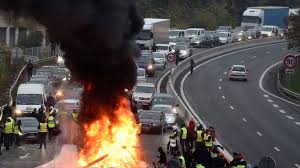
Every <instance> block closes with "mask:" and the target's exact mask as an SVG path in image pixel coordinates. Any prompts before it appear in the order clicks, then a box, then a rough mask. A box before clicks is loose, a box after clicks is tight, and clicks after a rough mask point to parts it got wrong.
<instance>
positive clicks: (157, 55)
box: [153, 53, 165, 58]
mask: <svg viewBox="0 0 300 168" xmlns="http://www.w3.org/2000/svg"><path fill="white" fill-rule="evenodd" d="M153 57H154V58H165V54H164V53H153Z"/></svg>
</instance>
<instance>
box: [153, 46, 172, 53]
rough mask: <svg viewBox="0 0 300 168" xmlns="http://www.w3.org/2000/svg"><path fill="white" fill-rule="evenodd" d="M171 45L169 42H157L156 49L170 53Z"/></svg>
mask: <svg viewBox="0 0 300 168" xmlns="http://www.w3.org/2000/svg"><path fill="white" fill-rule="evenodd" d="M171 50H172V49H171V46H170V45H169V44H156V51H157V52H161V53H164V54H166V55H167V54H169V53H170V52H171Z"/></svg>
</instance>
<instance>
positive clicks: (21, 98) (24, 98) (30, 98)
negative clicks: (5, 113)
mask: <svg viewBox="0 0 300 168" xmlns="http://www.w3.org/2000/svg"><path fill="white" fill-rule="evenodd" d="M17 104H18V105H42V104H43V96H42V94H18V95H17Z"/></svg>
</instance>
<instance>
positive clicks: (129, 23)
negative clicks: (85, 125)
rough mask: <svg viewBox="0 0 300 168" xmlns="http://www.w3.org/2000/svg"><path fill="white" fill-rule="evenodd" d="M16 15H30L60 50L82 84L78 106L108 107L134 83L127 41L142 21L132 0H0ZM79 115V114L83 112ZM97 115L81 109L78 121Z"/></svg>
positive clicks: (131, 53) (131, 49)
mask: <svg viewBox="0 0 300 168" xmlns="http://www.w3.org/2000/svg"><path fill="white" fill-rule="evenodd" d="M0 8H1V9H2V10H5V11H9V12H12V13H13V14H14V15H15V16H16V17H20V16H21V17H31V18H34V19H35V20H36V21H37V22H39V23H40V24H42V25H44V26H45V27H46V28H47V31H48V34H49V36H50V40H51V42H53V43H57V44H60V46H61V48H62V49H63V50H64V51H65V52H66V55H65V58H66V65H67V67H68V68H69V69H70V70H71V72H72V75H73V77H75V79H77V80H78V81H80V82H82V83H83V84H84V86H85V92H84V93H83V108H84V109H85V108H88V106H89V105H92V104H94V103H98V104H110V105H112V106H111V108H114V106H116V105H117V104H116V103H117V99H118V98H119V97H120V96H122V95H123V94H124V88H127V89H131V88H132V87H133V86H134V84H135V82H136V65H135V62H134V58H135V57H137V56H138V52H137V49H136V48H135V44H134V42H133V40H134V36H135V35H136V34H137V33H138V32H139V31H140V29H141V28H142V25H143V19H142V18H141V17H140V15H139V14H138V12H137V9H136V2H135V0H0ZM84 113H85V114H84ZM95 115H101V114H98V112H93V111H90V110H83V114H82V115H81V117H82V120H83V121H89V118H90V119H92V118H94V117H95Z"/></svg>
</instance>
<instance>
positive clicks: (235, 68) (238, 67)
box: [232, 66, 245, 72]
mask: <svg viewBox="0 0 300 168" xmlns="http://www.w3.org/2000/svg"><path fill="white" fill-rule="evenodd" d="M232 71H239V72H245V68H244V67H241V66H234V67H232Z"/></svg>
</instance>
